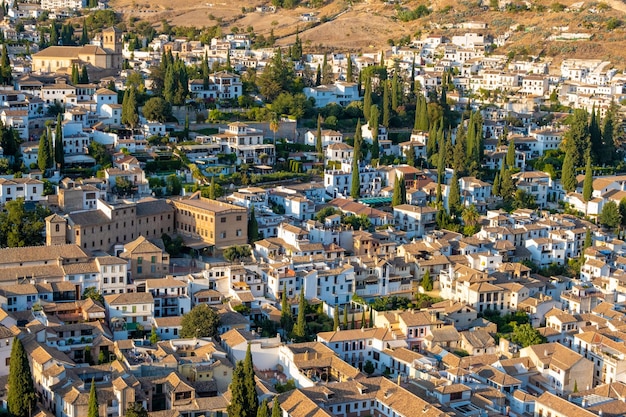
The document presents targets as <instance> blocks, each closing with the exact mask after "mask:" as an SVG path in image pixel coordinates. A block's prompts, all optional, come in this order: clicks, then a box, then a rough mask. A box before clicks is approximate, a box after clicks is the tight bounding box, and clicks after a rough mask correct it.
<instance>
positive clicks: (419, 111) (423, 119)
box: [413, 93, 430, 132]
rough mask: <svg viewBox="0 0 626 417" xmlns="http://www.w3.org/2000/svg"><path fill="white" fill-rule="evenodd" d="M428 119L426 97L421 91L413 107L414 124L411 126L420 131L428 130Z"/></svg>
mask: <svg viewBox="0 0 626 417" xmlns="http://www.w3.org/2000/svg"><path fill="white" fill-rule="evenodd" d="M429 126H430V125H429V120H428V104H427V103H426V98H425V97H424V95H423V94H422V93H419V94H418V95H417V104H416V107H415V125H414V126H413V128H414V129H415V130H419V131H422V132H428V128H429Z"/></svg>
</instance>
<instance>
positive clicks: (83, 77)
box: [79, 65, 89, 84]
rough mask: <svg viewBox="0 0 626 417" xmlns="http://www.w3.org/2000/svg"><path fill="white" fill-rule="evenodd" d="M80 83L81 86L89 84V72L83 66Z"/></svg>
mask: <svg viewBox="0 0 626 417" xmlns="http://www.w3.org/2000/svg"><path fill="white" fill-rule="evenodd" d="M79 82H80V84H89V73H88V72H87V66H86V65H83V67H82V68H81V71H80V77H79Z"/></svg>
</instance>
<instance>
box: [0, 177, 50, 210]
mask: <svg viewBox="0 0 626 417" xmlns="http://www.w3.org/2000/svg"><path fill="white" fill-rule="evenodd" d="M18 198H23V199H24V201H43V200H46V197H45V196H44V195H43V181H40V180H37V179H34V178H28V177H25V178H11V179H6V178H0V203H2V204H6V202H7V201H11V200H16V199H18Z"/></svg>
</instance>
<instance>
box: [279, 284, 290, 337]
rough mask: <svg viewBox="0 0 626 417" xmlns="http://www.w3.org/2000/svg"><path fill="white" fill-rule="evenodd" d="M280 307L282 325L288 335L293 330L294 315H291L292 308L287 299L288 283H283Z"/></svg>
mask: <svg viewBox="0 0 626 417" xmlns="http://www.w3.org/2000/svg"><path fill="white" fill-rule="evenodd" d="M280 305H281V307H280V327H282V328H283V330H284V331H285V336H287V335H288V334H289V333H291V331H292V330H293V316H292V315H291V308H290V307H289V302H288V301H287V284H283V294H282V296H281V304H280Z"/></svg>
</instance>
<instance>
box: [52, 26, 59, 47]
mask: <svg viewBox="0 0 626 417" xmlns="http://www.w3.org/2000/svg"><path fill="white" fill-rule="evenodd" d="M58 44H59V28H58V26H57V24H56V23H55V22H52V25H50V45H51V46H57V45H58Z"/></svg>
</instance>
